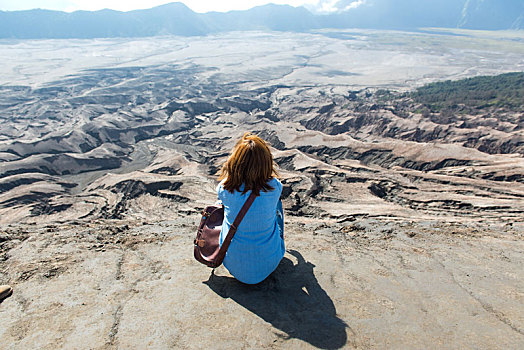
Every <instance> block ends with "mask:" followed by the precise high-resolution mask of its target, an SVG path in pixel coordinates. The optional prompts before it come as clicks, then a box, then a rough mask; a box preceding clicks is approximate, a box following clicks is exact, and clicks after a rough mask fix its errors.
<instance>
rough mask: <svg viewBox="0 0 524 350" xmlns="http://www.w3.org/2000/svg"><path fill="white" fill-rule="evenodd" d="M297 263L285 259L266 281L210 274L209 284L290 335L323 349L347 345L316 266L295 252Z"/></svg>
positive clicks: (340, 324)
mask: <svg viewBox="0 0 524 350" xmlns="http://www.w3.org/2000/svg"><path fill="white" fill-rule="evenodd" d="M288 253H289V254H291V255H293V256H294V257H295V258H296V259H297V261H298V263H297V264H296V265H295V264H294V263H293V262H292V261H291V260H290V259H288V258H283V259H282V261H281V262H280V265H279V266H278V267H277V269H276V270H275V271H274V272H273V273H272V274H271V275H270V276H269V277H268V278H267V279H266V280H264V281H263V282H261V283H259V284H257V285H247V284H243V283H241V282H238V281H237V280H236V279H234V278H233V277H226V276H217V275H211V276H210V278H209V280H207V281H205V282H204V283H205V284H207V285H208V286H209V287H210V288H211V289H212V290H213V291H214V292H215V293H217V294H218V295H220V296H221V297H222V298H231V299H232V300H234V301H235V302H237V303H238V304H240V305H242V306H243V307H245V308H246V309H248V310H250V311H251V312H253V313H254V314H256V315H258V316H259V317H261V318H262V319H263V320H264V321H266V322H270V323H271V324H272V325H273V327H275V328H278V329H280V330H282V331H283V332H285V333H286V334H287V337H286V338H287V339H289V338H297V339H301V340H304V341H306V342H308V343H310V344H311V345H313V346H316V347H318V348H322V349H338V348H341V347H342V346H344V345H345V344H346V342H347V334H346V327H348V326H347V325H346V323H345V322H344V321H342V320H341V319H340V318H338V317H337V315H336V309H335V305H333V302H332V301H331V299H330V298H329V296H328V295H327V294H326V292H325V291H324V290H323V289H322V287H320V285H319V284H318V281H317V279H316V278H315V275H314V273H313V268H314V267H315V265H313V264H312V263H309V262H306V261H305V260H304V258H303V257H302V255H301V254H300V253H299V252H297V251H295V250H288Z"/></svg>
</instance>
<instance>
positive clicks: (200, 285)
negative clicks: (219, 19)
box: [0, 31, 524, 349]
mask: <svg viewBox="0 0 524 350" xmlns="http://www.w3.org/2000/svg"><path fill="white" fill-rule="evenodd" d="M336 34H337V35H334V33H323V34H322V33H320V34H293V35H291V34H274V35H269V34H261V33H250V34H249V33H248V34H243V36H241V37H232V36H230V35H224V36H222V37H220V38H198V39H194V40H193V39H192V41H189V39H179V38H159V39H158V40H157V41H156V42H155V43H156V44H157V46H156V47H155V45H152V42H151V41H145V40H136V41H134V42H129V41H119V40H114V41H107V42H106V41H103V40H101V41H85V42H83V41H82V42H80V41H78V42H77V41H72V42H67V41H40V42H31V41H27V42H15V43H11V42H3V43H2V44H1V45H2V47H1V48H0V56H2V57H4V56H5V57H10V55H21V53H23V54H24V55H28V56H24V57H29V58H24V60H25V61H24V60H22V59H21V61H20V62H14V61H13V60H12V59H11V60H7V61H6V62H7V63H6V68H5V70H6V75H5V77H4V81H3V82H2V85H0V89H1V90H2V94H0V111H1V113H0V120H2V123H0V261H1V265H0V284H3V283H9V284H11V285H13V287H14V294H13V296H12V297H11V298H9V299H7V300H5V301H4V302H3V303H2V304H1V305H0V348H8V349H9V348H15V349H26V348H48V349H55V348H75V349H76V348H159V349H164V348H203V347H207V346H209V344H213V346H215V347H217V348H228V349H229V348H309V347H317V348H326V349H332V348H341V347H347V348H413V349H419V348H443V347H444V348H479V349H494V348H500V349H518V348H522V347H524V328H523V326H522V324H524V307H523V305H524V302H523V301H524V294H523V290H524V274H523V272H522V266H523V262H524V254H523V251H524V249H523V248H524V247H523V244H524V243H523V242H524V239H523V235H524V215H523V214H524V201H523V200H522V198H523V197H524V184H523V179H524V158H523V153H524V149H523V145H524V136H523V134H522V127H523V125H524V124H523V123H524V119H523V116H522V113H521V112H518V111H517V112H516V111H511V110H507V109H496V108H492V107H490V108H485V109H479V110H476V111H475V112H471V113H469V112H468V113H457V114H455V115H452V116H450V115H447V114H444V113H439V112H428V111H425V112H424V111H421V109H420V108H419V107H420V106H417V104H416V103H415V102H414V101H412V100H410V99H409V97H406V96H404V95H401V94H400V93H399V94H398V95H395V96H396V97H394V98H389V99H384V98H383V97H384V95H383V90H381V89H383V88H389V89H392V90H393V91H397V90H402V91H405V90H406V89H410V88H413V87H414V86H417V84H420V83H423V82H426V81H432V80H436V79H447V78H460V77H464V76H472V75H477V74H480V73H494V72H504V71H508V70H519V69H520V68H522V59H521V57H522V56H521V55H519V54H520V53H521V51H522V50H524V44H522V43H521V42H520V41H514V40H510V39H504V38H498V40H496V39H489V40H488V39H482V40H483V41H481V42H476V41H475V40H477V39H475V40H473V39H471V38H470V39H471V40H469V39H468V40H469V41H468V40H465V39H463V38H462V37H454V36H446V35H431V34H420V33H418V34H409V35H408V34H405V33H392V32H387V33H380V32H373V31H360V32H358V33H357V32H355V33H348V32H340V33H336ZM393 39H395V40H396V41H392V40H393ZM505 40H506V41H508V40H509V41H511V45H509V41H508V42H506V41H505ZM393 42H395V43H396V45H393ZM480 44H482V45H483V47H484V48H485V50H484V51H483V50H481V48H480V47H479V46H475V45H480ZM421 45H422V46H421ZM210 48H212V49H213V50H214V51H213V50H210ZM205 49H206V50H207V51H205ZM53 50H55V51H54V53H53V52H52V51H53ZM497 50H498V51H497ZM20 57H21V56H20ZM64 57H67V59H64ZM348 57H351V59H350V60H348ZM373 60H375V61H373ZM371 62H375V63H374V64H371ZM422 63H425V65H423V64H422ZM372 67H375V68H373V69H372ZM473 67H474V68H473ZM10 69H11V70H10ZM520 70H522V69H520ZM407 78H409V79H407ZM395 89H396V90H395ZM245 131H252V132H255V133H257V134H259V135H260V136H262V137H263V138H265V139H266V140H267V141H268V142H269V143H270V144H271V146H272V151H273V154H274V157H275V161H276V163H277V164H278V166H279V170H280V176H281V181H282V182H283V184H284V190H283V194H282V199H283V202H284V209H285V214H286V242H287V248H288V253H287V254H286V257H285V259H284V260H283V261H282V263H281V265H280V266H279V268H278V269H277V270H276V271H275V273H274V274H273V275H272V276H271V277H270V278H268V280H266V281H265V282H263V283H262V284H260V285H257V286H245V285H242V284H240V283H238V282H236V281H235V280H234V279H233V278H231V276H229V275H228V273H227V271H226V270H225V269H224V268H223V267H222V268H219V269H218V270H217V271H216V274H215V275H214V276H212V275H210V270H209V269H208V268H206V267H204V266H203V265H199V264H198V263H196V262H195V261H194V260H193V257H192V240H193V238H194V237H193V236H194V234H195V230H196V225H197V222H198V220H199V212H200V210H201V209H202V208H203V207H204V206H205V205H206V204H209V203H212V202H213V201H214V199H215V196H216V195H215V192H214V191H215V186H216V184H217V182H216V173H217V170H218V169H219V167H220V165H221V164H222V163H223V161H224V160H225V158H226V157H227V154H228V152H229V150H230V149H231V147H232V146H233V144H234V142H235V140H236V139H237V138H238V137H240V136H241V135H242V134H243V133H244V132H245Z"/></svg>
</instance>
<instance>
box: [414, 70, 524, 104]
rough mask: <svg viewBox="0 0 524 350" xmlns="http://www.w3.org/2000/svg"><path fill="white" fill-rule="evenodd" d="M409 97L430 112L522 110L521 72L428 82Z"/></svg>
mask: <svg viewBox="0 0 524 350" xmlns="http://www.w3.org/2000/svg"><path fill="white" fill-rule="evenodd" d="M410 97H411V98H412V99H413V100H414V101H415V102H417V103H420V104H422V105H424V106H425V107H427V108H428V109H430V110H431V111H432V112H441V111H454V112H461V111H464V112H467V111H471V110H472V109H482V108H486V107H499V108H505V109H508V110H512V111H524V72H516V73H507V74H501V75H496V76H482V77H475V78H469V79H463V80H458V81H450V80H448V81H444V82H438V83H432V84H428V85H425V86H423V87H420V88H418V89H417V90H416V91H415V92H412V93H411V94H410Z"/></svg>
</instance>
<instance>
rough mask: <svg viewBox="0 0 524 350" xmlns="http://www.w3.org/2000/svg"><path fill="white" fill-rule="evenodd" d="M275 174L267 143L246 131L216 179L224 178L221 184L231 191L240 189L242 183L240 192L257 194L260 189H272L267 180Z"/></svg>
mask: <svg viewBox="0 0 524 350" xmlns="http://www.w3.org/2000/svg"><path fill="white" fill-rule="evenodd" d="M277 176H278V174H277V171H276V166H275V163H274V162H273V156H272V155H271V151H270V150H269V147H268V145H267V143H266V142H265V141H264V140H262V139H261V138H260V137H258V136H257V135H253V134H251V133H249V132H246V133H245V134H244V136H242V138H241V139H240V140H238V142H237V143H236V145H235V147H233V150H232V151H231V155H230V156H229V158H228V159H227V161H226V162H225V163H224V166H222V170H221V172H220V176H219V178H218V179H219V180H220V181H222V180H224V179H225V181H224V183H223V184H222V185H223V186H224V189H226V190H228V191H229V192H231V193H233V191H240V186H241V185H242V184H244V190H243V191H242V194H244V193H246V192H247V191H249V190H251V191H252V192H253V193H255V195H257V196H258V195H259V194H260V190H264V191H271V190H273V187H271V186H269V185H268V181H269V180H271V179H272V178H273V177H277Z"/></svg>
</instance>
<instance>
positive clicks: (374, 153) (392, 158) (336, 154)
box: [298, 146, 471, 171]
mask: <svg viewBox="0 0 524 350" xmlns="http://www.w3.org/2000/svg"><path fill="white" fill-rule="evenodd" d="M298 149H299V150H300V151H302V152H304V153H309V154H314V155H317V156H320V157H323V158H326V157H328V158H330V159H355V160H359V161H361V162H362V163H363V164H373V165H378V166H381V167H383V168H391V167H393V166H400V167H402V168H406V169H414V170H420V171H432V170H438V169H442V168H446V167H453V166H463V165H470V164H471V161H469V160H464V159H444V160H441V161H433V162H420V161H419V162H417V161H414V160H410V159H406V158H404V157H401V156H396V155H394V154H393V152H392V151H390V150H368V151H365V152H363V153H358V152H356V151H354V150H352V149H350V148H348V147H335V148H330V147H325V146H300V147H298ZM325 160H326V161H327V159H325Z"/></svg>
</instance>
